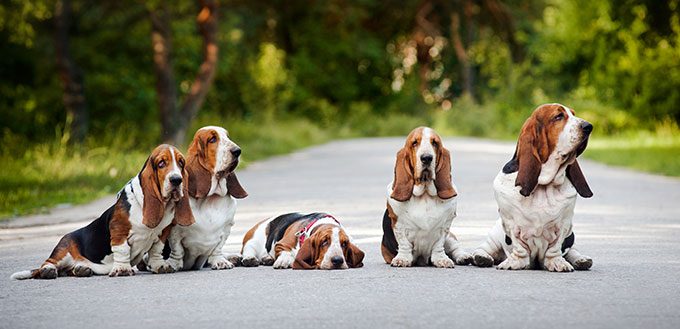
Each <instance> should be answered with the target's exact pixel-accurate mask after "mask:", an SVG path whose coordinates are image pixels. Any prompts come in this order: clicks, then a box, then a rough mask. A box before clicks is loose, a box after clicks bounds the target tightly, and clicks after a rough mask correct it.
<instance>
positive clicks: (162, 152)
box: [140, 144, 178, 228]
mask: <svg viewBox="0 0 680 329" xmlns="http://www.w3.org/2000/svg"><path fill="white" fill-rule="evenodd" d="M175 150H176V149H175V147H174V146H170V145H167V144H162V145H159V146H158V147H156V148H155V149H154V150H153V152H151V155H150V156H149V158H148V159H147V160H146V163H144V167H143V168H142V172H141V173H140V184H141V185H142V192H143V193H144V205H143V206H142V213H143V216H144V218H143V219H142V222H143V223H144V225H146V226H147V227H150V228H154V227H156V226H158V224H159V223H160V222H161V220H162V219H163V212H164V211H165V203H166V202H167V201H168V200H164V198H163V193H161V190H162V188H163V186H162V184H163V182H164V181H165V176H166V175H167V174H168V171H169V169H170V168H172V166H173V165H177V164H176V163H173V162H172V157H173V153H172V152H174V151H175ZM177 160H178V159H175V162H177ZM161 164H163V165H162V168H161Z"/></svg>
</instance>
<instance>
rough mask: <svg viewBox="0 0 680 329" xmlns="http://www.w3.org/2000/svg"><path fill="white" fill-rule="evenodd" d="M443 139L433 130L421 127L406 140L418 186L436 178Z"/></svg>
mask: <svg viewBox="0 0 680 329" xmlns="http://www.w3.org/2000/svg"><path fill="white" fill-rule="evenodd" d="M441 144H442V139H441V137H439V134H437V132H435V131H434V130H433V129H432V128H428V127H419V128H416V129H414V130H413V131H411V133H410V134H409V135H408V137H407V138H406V145H404V147H405V148H407V149H408V157H409V163H410V165H411V168H412V170H413V177H414V179H415V181H414V183H415V184H416V185H418V184H421V183H427V182H430V181H432V180H434V179H435V178H436V173H435V170H434V169H435V168H437V163H439V161H440V159H439V157H440V154H441V152H440V151H439V150H440V148H441V147H442V145H441Z"/></svg>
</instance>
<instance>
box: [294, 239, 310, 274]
mask: <svg viewBox="0 0 680 329" xmlns="http://www.w3.org/2000/svg"><path fill="white" fill-rule="evenodd" d="M315 268H316V247H315V241H314V239H311V238H307V239H305V243H303V244H302V247H300V250H299V251H298V253H297V255H295V261H294V262H293V269H294V270H313V269H315Z"/></svg>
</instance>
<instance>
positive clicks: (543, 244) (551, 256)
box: [473, 104, 593, 272]
mask: <svg viewBox="0 0 680 329" xmlns="http://www.w3.org/2000/svg"><path fill="white" fill-rule="evenodd" d="M592 130H593V125H592V124H590V123H589V122H587V121H585V120H583V119H581V118H578V117H576V115H575V114H574V111H573V110H572V109H570V108H568V107H566V106H564V105H561V104H546V105H541V106H539V107H538V108H537V109H536V110H535V111H534V113H533V114H532V115H531V117H530V118H529V119H527V120H526V122H525V123H524V125H523V126H522V130H521V132H520V136H519V141H518V142H517V148H516V150H515V154H514V155H513V157H512V160H510V162H508V163H507V164H506V165H505V166H504V167H503V169H502V170H501V172H500V173H498V175H497V176H496V179H495V180H494V183H493V188H494V194H495V197H496V202H497V203H498V213H499V214H500V219H499V220H498V221H497V222H496V224H495V226H494V227H493V228H492V229H491V231H490V232H489V236H488V238H487V240H486V242H484V243H483V244H482V245H481V246H480V247H479V248H478V249H476V250H475V251H474V252H473V256H474V263H475V265H478V266H492V265H493V264H499V265H498V267H497V268H498V269H504V270H521V269H530V268H543V269H547V270H549V271H554V272H570V271H573V270H574V269H577V270H587V269H589V268H590V267H591V266H592V264H593V261H592V259H591V258H590V257H587V256H584V255H581V254H580V253H579V252H578V251H577V250H576V249H574V248H573V247H572V246H573V244H574V233H573V232H572V218H573V217H574V205H575V204H576V195H577V194H579V195H581V196H582V197H584V198H589V197H591V196H592V195H593V192H592V191H591V190H590V187H589V186H588V183H587V182H586V179H585V177H584V176H583V173H582V172H581V168H580V167H579V164H578V161H576V157H578V156H579V155H581V153H583V151H584V150H585V149H586V146H587V144H588V137H589V136H590V132H591V131H592Z"/></svg>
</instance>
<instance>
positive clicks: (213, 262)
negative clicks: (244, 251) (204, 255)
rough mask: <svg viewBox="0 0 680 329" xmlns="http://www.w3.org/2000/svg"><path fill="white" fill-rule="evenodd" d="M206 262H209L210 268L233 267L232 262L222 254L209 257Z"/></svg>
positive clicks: (222, 268)
mask: <svg viewBox="0 0 680 329" xmlns="http://www.w3.org/2000/svg"><path fill="white" fill-rule="evenodd" d="M211 258H212V257H211ZM208 263H210V268H212V269H213V270H230V269H232V268H234V264H233V263H232V262H230V261H228V260H227V259H226V258H224V256H219V257H215V258H212V259H209V260H208Z"/></svg>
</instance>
